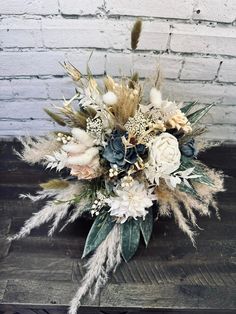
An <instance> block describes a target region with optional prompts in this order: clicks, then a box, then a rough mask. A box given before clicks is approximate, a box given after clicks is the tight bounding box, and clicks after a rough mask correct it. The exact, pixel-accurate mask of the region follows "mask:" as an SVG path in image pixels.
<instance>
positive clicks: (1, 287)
mask: <svg viewBox="0 0 236 314" xmlns="http://www.w3.org/2000/svg"><path fill="white" fill-rule="evenodd" d="M6 286H7V280H0V303H1V302H2V300H3V297H4V293H5V290H6Z"/></svg>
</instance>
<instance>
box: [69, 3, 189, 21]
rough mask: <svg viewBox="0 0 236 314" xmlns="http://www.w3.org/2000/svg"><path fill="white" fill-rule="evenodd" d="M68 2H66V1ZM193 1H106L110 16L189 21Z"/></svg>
mask: <svg viewBox="0 0 236 314" xmlns="http://www.w3.org/2000/svg"><path fill="white" fill-rule="evenodd" d="M65 1H66V0H65ZM193 2H194V1H191V0H179V1H178V5H176V0H168V4H167V2H166V1H162V0H145V3H144V2H143V1H142V0H129V1H126V0H120V1H117V0H106V9H107V10H108V12H109V14H110V15H130V16H150V17H163V18H178V19H189V18H190V17H191V16H192V12H193Z"/></svg>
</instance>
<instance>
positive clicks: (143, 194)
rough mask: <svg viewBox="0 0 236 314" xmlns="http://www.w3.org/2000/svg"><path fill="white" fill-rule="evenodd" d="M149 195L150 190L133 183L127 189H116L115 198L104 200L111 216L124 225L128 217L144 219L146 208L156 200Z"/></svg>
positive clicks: (141, 184)
mask: <svg viewBox="0 0 236 314" xmlns="http://www.w3.org/2000/svg"><path fill="white" fill-rule="evenodd" d="M151 193H152V190H150V189H146V188H145V186H144V184H143V183H139V182H138V181H134V182H133V184H132V185H131V186H129V187H124V188H121V187H119V188H117V189H116V190H115V194H116V196H112V197H110V198H108V199H107V200H106V203H107V204H108V205H109V206H110V214H111V216H115V217H116V218H117V220H118V221H119V222H120V223H124V222H125V221H126V220H127V219H128V218H129V217H132V218H134V219H136V218H138V217H143V218H144V217H145V216H146V214H147V211H146V208H149V207H151V206H152V204H153V201H154V200H156V196H155V195H153V194H151Z"/></svg>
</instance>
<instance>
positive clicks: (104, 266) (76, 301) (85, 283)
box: [69, 224, 121, 314]
mask: <svg viewBox="0 0 236 314" xmlns="http://www.w3.org/2000/svg"><path fill="white" fill-rule="evenodd" d="M120 262H121V235H120V226H119V224H116V225H115V226H114V228H113V229H112V230H111V231H110V233H109V234H108V236H107V237H106V239H105V240H104V241H103V242H102V243H101V244H100V245H99V246H98V248H97V249H96V251H95V252H94V254H93V255H92V256H91V258H90V259H89V260H88V262H87V264H86V269H87V272H86V274H85V276H84V278H83V279H82V282H81V284H80V287H79V289H78V291H77V293H76V295H75V297H74V298H73V300H72V301H71V303H70V309H69V314H76V313H77V312H78V307H80V305H81V300H82V298H83V297H84V296H85V295H86V294H87V293H90V294H91V296H92V298H93V299H95V298H96V296H97V295H98V293H99V291H100V289H101V288H102V287H103V286H104V285H105V284H106V283H107V281H108V276H109V273H110V272H112V271H113V272H114V271H115V270H116V268H117V266H118V265H119V264H120Z"/></svg>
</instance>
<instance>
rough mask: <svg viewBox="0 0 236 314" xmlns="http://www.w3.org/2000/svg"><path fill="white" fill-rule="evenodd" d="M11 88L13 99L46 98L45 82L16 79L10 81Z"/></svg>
mask: <svg viewBox="0 0 236 314" xmlns="http://www.w3.org/2000/svg"><path fill="white" fill-rule="evenodd" d="M11 86H12V90H13V94H14V98H15V99H30V98H36V99H37V98H38V99H47V98H48V94H47V88H46V83H45V80H40V79H32V78H31V79H17V80H12V81H11ZM23 108H24V110H25V107H23Z"/></svg>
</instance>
